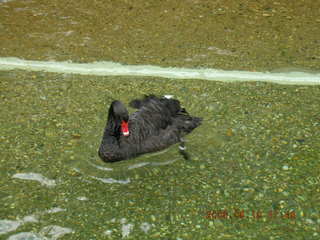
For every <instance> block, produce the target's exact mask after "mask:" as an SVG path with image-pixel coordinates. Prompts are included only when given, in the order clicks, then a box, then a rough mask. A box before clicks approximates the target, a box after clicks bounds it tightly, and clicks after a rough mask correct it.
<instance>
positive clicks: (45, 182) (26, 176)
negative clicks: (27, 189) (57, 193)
mask: <svg viewBox="0 0 320 240" xmlns="http://www.w3.org/2000/svg"><path fill="white" fill-rule="evenodd" d="M12 177H13V178H19V179H24V180H32V181H38V182H40V183H41V184H42V185H45V186H47V187H54V186H55V185H56V182H55V180H51V179H48V178H46V177H44V176H43V175H42V174H40V173H16V174H14V175H13V176H12Z"/></svg>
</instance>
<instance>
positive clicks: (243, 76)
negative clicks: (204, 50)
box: [0, 57, 320, 85]
mask: <svg viewBox="0 0 320 240" xmlns="http://www.w3.org/2000/svg"><path fill="white" fill-rule="evenodd" d="M14 69H20V70H27V71H45V72H56V73H72V74H82V75H97V76H152V77H164V78H175V79H202V80H211V81H226V82H234V81H262V82H273V83H278V84H294V85H319V84H320V73H308V72H282V73H275V72H249V71H226V70H218V69H203V68H201V69H192V68H173V67H159V66H151V65H122V64H120V63H114V62H93V63H72V62H55V61H31V60H23V59H19V58H10V57H4V58H0V70H14Z"/></svg>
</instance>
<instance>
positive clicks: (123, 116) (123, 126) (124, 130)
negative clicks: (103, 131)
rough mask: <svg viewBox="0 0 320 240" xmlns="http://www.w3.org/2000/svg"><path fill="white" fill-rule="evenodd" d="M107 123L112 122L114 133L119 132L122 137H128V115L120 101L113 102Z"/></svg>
mask: <svg viewBox="0 0 320 240" xmlns="http://www.w3.org/2000/svg"><path fill="white" fill-rule="evenodd" d="M109 121H113V124H114V128H115V129H114V131H120V133H121V134H122V135H124V136H129V126H128V121H129V113H128V110H127V109H126V107H125V106H124V105H123V103H122V102H120V101H117V100H116V101H113V102H112V103H111V106H110V109H109Z"/></svg>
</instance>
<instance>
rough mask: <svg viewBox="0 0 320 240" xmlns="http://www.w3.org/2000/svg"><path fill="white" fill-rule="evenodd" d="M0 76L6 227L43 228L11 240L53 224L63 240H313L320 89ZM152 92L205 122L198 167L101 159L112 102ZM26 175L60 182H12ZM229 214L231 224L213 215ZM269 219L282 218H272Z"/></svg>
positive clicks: (174, 156)
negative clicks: (211, 214) (168, 97)
mask: <svg viewBox="0 0 320 240" xmlns="http://www.w3.org/2000/svg"><path fill="white" fill-rule="evenodd" d="M0 78H1V79H0V80H1V81H0V84H1V86H0V89H1V102H0V107H1V111H2V114H1V118H0V123H1V124H0V128H1V145H0V148H1V149H0V150H1V159H0V161H1V169H2V171H1V177H0V186H1V191H0V193H1V195H0V197H1V202H2V204H3V209H2V210H1V213H0V220H1V221H4V220H5V221H21V219H24V217H26V216H34V217H35V219H37V221H24V223H23V224H21V225H19V226H18V227H17V229H16V230H12V231H7V232H6V233H4V234H3V235H2V236H3V237H5V238H9V237H10V236H14V234H19V233H21V232H33V233H34V234H42V233H43V229H44V228H46V227H48V226H58V227H61V228H67V229H70V231H73V233H66V234H65V236H62V235H61V237H62V238H65V239H90V238H91V239H94V238H96V239H104V238H110V239H119V238H121V237H123V236H125V235H126V236H128V239H130V238H131V239H137V238H139V239H150V238H155V239H158V238H169V239H171V238H173V239H176V238H181V239H197V238H201V239H206V238H214V237H216V236H220V237H221V238H236V239H248V238H264V237H274V238H279V237H280V238H284V239H286V238H289V237H290V238H293V237H297V236H298V237H300V238H308V237H309V236H316V235H315V234H317V226H316V223H317V221H318V219H317V216H318V214H319V207H318V198H319V194H320V193H319V188H318V185H317V184H314V183H313V182H310V181H305V178H306V176H310V177H313V178H316V177H317V172H316V171H317V169H319V161H318V160H319V150H318V149H320V148H319V147H320V146H319V142H320V141H319V136H318V135H317V134H316V133H317V131H318V130H319V119H318V116H317V114H316V113H317V111H318V109H319V103H318V99H319V96H320V88H319V86H312V87H309V86H289V85H288V86H283V85H272V84H266V83H255V82H251V83H228V84H227V83H221V82H207V81H198V80H197V81H195V80H188V81H183V80H170V79H169V80H164V79H159V78H137V77H93V76H90V77H89V76H78V75H68V74H49V73H39V72H38V73H36V72H30V73H28V72H23V71H13V72H1V76H0ZM120 82H121V84H119V83H120ZM148 93H154V94H158V95H164V94H172V95H174V96H175V97H177V98H178V99H179V100H180V101H181V102H182V104H183V105H184V106H185V107H186V108H187V110H188V111H189V112H190V113H192V114H193V115H196V116H200V117H203V118H204V123H203V125H202V126H201V127H199V128H198V129H196V130H195V131H194V132H193V133H192V134H191V135H190V136H188V137H187V146H188V150H189V152H190V154H191V158H192V160H191V161H185V160H184V159H183V158H182V157H181V156H180V155H179V153H178V149H177V146H172V147H170V148H169V149H168V150H166V151H163V152H161V153H156V154H148V155H144V156H141V157H139V158H136V159H132V160H128V161H122V162H119V163H114V164H105V163H103V162H101V160H99V158H98V156H97V148H98V145H99V143H100V139H101V135H102V131H103V127H104V125H105V122H106V117H107V116H106V111H107V107H108V106H109V104H110V102H111V101H112V100H114V99H121V100H122V101H123V102H125V103H128V102H129V101H130V100H131V99H133V98H136V97H139V96H141V95H143V94H148ZM131 110H132V109H131ZM26 173H29V174H30V173H37V174H41V175H42V176H43V177H45V179H47V180H53V181H54V182H55V183H56V185H55V186H51V187H47V186H46V185H42V184H41V182H39V181H30V180H25V179H21V178H14V177H13V176H15V174H26ZM16 176H17V175H16ZM18 176H19V175H18ZM20 176H21V175H20ZM99 179H100V180H99ZM101 179H104V180H103V181H101ZM106 179H107V180H106ZM108 179H109V180H108ZM234 209H238V210H239V211H240V212H241V211H243V212H244V216H245V217H244V218H240V217H239V216H240V215H234V211H235V210H234ZM223 210H226V211H228V213H229V216H231V217H232V218H226V219H224V218H221V217H220V218H213V219H208V218H206V216H207V214H208V212H209V211H223ZM253 211H254V212H255V213H257V212H260V213H261V214H262V217H261V218H259V217H258V216H260V215H257V214H253ZM270 211H273V212H272V213H275V212H277V213H278V214H273V216H275V217H274V218H270V216H269V213H270ZM290 212H294V213H295V217H294V218H293V215H291V218H290V215H288V214H287V213H290ZM29 219H30V218H29ZM146 226H147V227H146ZM146 229H148V230H146ZM287 229H290V231H289V232H288V231H287ZM2 236H1V237H2ZM49 237H50V236H49Z"/></svg>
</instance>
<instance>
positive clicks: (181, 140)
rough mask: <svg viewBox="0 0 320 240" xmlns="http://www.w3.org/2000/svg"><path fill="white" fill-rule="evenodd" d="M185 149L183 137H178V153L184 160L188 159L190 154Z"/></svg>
mask: <svg viewBox="0 0 320 240" xmlns="http://www.w3.org/2000/svg"><path fill="white" fill-rule="evenodd" d="M186 150H187V147H186V145H185V141H184V139H183V138H180V145H179V153H180V154H181V155H182V156H183V158H184V159H185V160H190V155H189V153H188V152H187V151H186Z"/></svg>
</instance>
